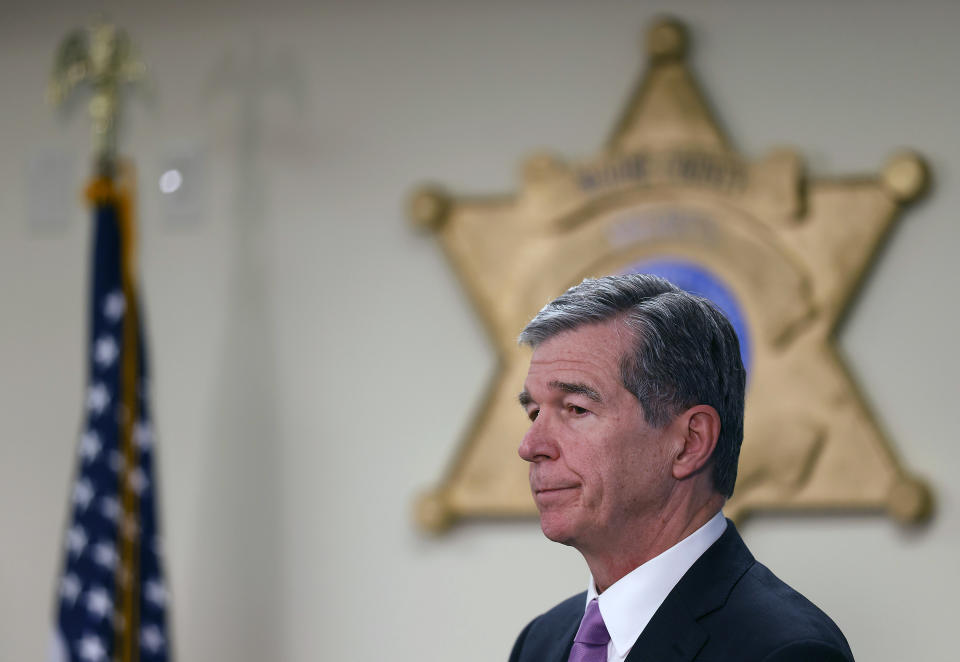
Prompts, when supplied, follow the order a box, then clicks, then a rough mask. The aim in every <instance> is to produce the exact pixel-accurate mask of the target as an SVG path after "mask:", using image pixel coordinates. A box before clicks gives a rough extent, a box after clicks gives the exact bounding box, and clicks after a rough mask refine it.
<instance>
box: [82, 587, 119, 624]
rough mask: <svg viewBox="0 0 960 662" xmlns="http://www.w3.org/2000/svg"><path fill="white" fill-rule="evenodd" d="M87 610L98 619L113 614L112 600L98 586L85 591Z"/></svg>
mask: <svg viewBox="0 0 960 662" xmlns="http://www.w3.org/2000/svg"><path fill="white" fill-rule="evenodd" d="M87 611H89V612H90V613H91V614H93V615H94V616H96V617H97V618H99V619H104V618H107V617H108V616H110V617H112V616H113V601H112V600H110V595H109V594H108V593H107V592H106V591H105V590H104V589H103V588H102V587H100V586H98V587H96V588H92V589H90V590H89V591H87Z"/></svg>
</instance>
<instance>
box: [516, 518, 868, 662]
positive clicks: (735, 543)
mask: <svg viewBox="0 0 960 662" xmlns="http://www.w3.org/2000/svg"><path fill="white" fill-rule="evenodd" d="M585 603H586V593H581V594H579V595H575V596H573V597H572V598H570V599H568V600H565V601H564V602H561V603H560V604H559V605H557V606H556V607H554V608H553V609H551V610H550V611H548V612H547V613H545V614H543V615H542V616H539V617H537V618H536V619H534V620H533V621H532V622H531V623H530V624H529V625H527V627H526V628H524V630H523V632H521V633H520V636H519V637H518V638H517V643H516V644H514V646H513V652H512V653H511V654H510V662H566V660H567V657H568V656H569V655H570V647H571V646H572V645H573V637H574V635H575V634H576V633H577V628H578V627H579V626H580V619H581V618H583V610H584V605H585ZM693 660H696V661H697V662H852V661H853V654H852V653H851V652H850V648H849V646H848V645H847V641H846V639H844V637H843V634H842V633H841V632H840V630H839V629H838V628H837V626H836V625H835V624H834V623H833V621H831V620H830V618H829V617H828V616H827V615H826V614H824V613H823V612H822V611H820V610H819V609H818V608H817V607H816V606H815V605H814V604H813V603H811V602H810V601H809V600H807V599H806V598H804V597H803V596H802V595H800V594H799V593H797V592H796V591H794V590H793V589H792V588H790V587H789V586H787V585H786V584H784V583H783V582H782V581H780V580H779V579H777V578H776V577H775V576H774V574H773V573H772V572H770V571H769V570H768V569H767V568H766V567H765V566H763V565H762V564H760V563H758V562H757V561H756V560H755V559H754V558H753V555H751V554H750V551H749V550H748V549H747V546H746V545H744V543H743V540H742V539H741V538H740V534H738V533H737V530H736V528H735V527H734V526H733V523H732V522H728V524H727V530H726V531H725V532H724V533H723V535H722V536H720V539H719V540H717V541H716V542H715V543H714V544H713V545H712V546H711V547H710V548H709V549H708V550H707V551H706V552H704V554H703V556H701V557H700V558H699V559H697V561H696V563H694V564H693V566H692V567H691V568H690V570H688V571H687V574H685V575H684V576H683V577H682V578H681V579H680V581H679V582H678V583H677V585H676V586H675V587H674V588H673V590H672V591H671V592H670V594H669V595H668V596H667V599H666V600H664V602H663V604H662V605H660V608H659V609H658V610H657V612H656V613H655V614H654V615H653V618H652V619H650V622H649V623H648V624H647V627H646V628H644V630H643V632H642V633H641V634H640V638H639V639H637V643H636V644H634V646H633V648H632V649H631V651H630V654H629V655H628V656H627V662H691V661H693Z"/></svg>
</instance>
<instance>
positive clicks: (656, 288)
mask: <svg viewBox="0 0 960 662" xmlns="http://www.w3.org/2000/svg"><path fill="white" fill-rule="evenodd" d="M520 342H521V343H524V344H527V345H529V346H531V347H532V348H533V356H532V358H531V361H530V369H529V371H528V373H527V379H526V382H525V384H524V389H523V392H522V393H521V394H520V404H521V405H522V406H523V408H524V409H525V411H526V413H527V415H528V416H529V418H530V421H531V422H530V428H529V430H528V432H527V433H526V435H525V436H524V438H523V441H522V442H521V444H520V449H519V452H520V456H521V457H522V458H523V459H524V460H526V461H527V462H529V463H530V488H531V490H532V492H533V497H534V500H535V501H536V504H537V508H538V510H539V512H540V525H541V528H542V529H543V532H544V534H545V535H546V536H547V538H549V539H551V540H554V541H556V542H560V543H563V544H565V545H571V546H573V547H575V548H576V549H577V550H578V551H579V552H580V553H581V554H582V555H583V557H584V559H585V560H586V562H587V565H588V567H589V569H590V575H591V576H590V583H589V587H588V590H587V592H586V593H581V594H579V595H576V596H574V597H572V598H570V599H568V600H566V601H565V602H562V603H560V604H559V605H557V606H556V607H554V608H553V609H551V610H550V611H548V612H547V613H545V614H543V615H541V616H539V617H538V618H536V619H534V620H533V621H532V622H531V623H530V624H529V625H527V627H526V628H525V629H524V630H523V631H522V632H521V633H520V636H519V637H518V639H517V642H516V644H515V645H514V647H513V652H512V654H511V656H510V660H511V662H514V661H516V662H568V661H569V662H613V661H616V662H620V661H623V660H627V661H628V662H671V661H672V662H681V661H683V662H689V661H693V660H696V661H698V662H706V661H717V662H720V661H726V662H792V661H796V662H800V661H803V662H820V661H823V662H834V661H836V662H852V660H853V655H852V654H851V652H850V648H849V647H848V646H847V642H846V640H845V639H844V637H843V634H841V632H840V630H839V629H838V628H837V626H836V625H834V623H833V622H832V621H831V620H830V619H829V617H827V616H826V614H824V613H823V612H821V611H820V610H819V609H818V608H817V607H816V606H814V605H813V604H812V603H810V602H809V601H808V600H806V598H804V597H803V596H801V595H800V594H799V593H797V592H796V591H794V590H793V589H791V588H790V587H789V586H787V585H786V584H784V583H783V582H781V581H780V580H779V579H777V578H776V577H775V576H774V575H773V573H771V572H770V571H769V570H768V569H767V568H766V567H764V566H763V565H761V564H760V563H758V562H757V561H755V560H754V558H753V556H751V554H750V552H749V551H748V550H747V548H746V546H745V545H744V543H743V541H742V540H741V538H740V536H739V535H738V534H737V531H736V529H735V528H734V526H733V524H732V523H731V522H729V521H727V520H726V519H724V517H723V515H722V513H721V508H722V506H723V504H724V501H725V500H726V499H727V498H728V497H729V496H731V495H732V493H733V485H734V482H735V481H736V474H737V459H738V456H739V453H740V443H741V441H742V439H743V402H744V383H745V371H744V369H743V364H742V361H741V358H740V348H739V343H738V341H737V337H736V334H735V333H734V330H733V328H732V327H731V325H730V323H729V322H728V321H727V319H726V318H725V317H724V316H723V314H722V313H721V312H720V311H719V310H718V309H717V308H716V307H715V306H714V305H713V304H711V303H710V302H709V301H707V300H706V299H702V298H700V297H697V296H694V295H691V294H688V293H686V292H683V291H681V290H679V289H677V288H676V287H674V286H673V285H671V284H670V283H669V282H667V281H665V280H663V279H661V278H657V277H655V276H649V275H641V274H632V275H626V276H610V277H606V278H600V279H597V280H585V281H584V282H583V283H581V284H580V285H577V286H576V287H573V288H571V289H570V290H568V291H567V292H566V293H565V294H563V295H561V296H560V297H558V298H557V299H555V300H554V301H552V302H551V303H549V304H547V306H546V307H544V309H543V310H541V311H540V312H539V313H538V314H537V316H536V317H535V318H534V319H533V321H531V322H530V324H528V325H527V327H526V328H525V329H524V330H523V333H522V334H521V335H520Z"/></svg>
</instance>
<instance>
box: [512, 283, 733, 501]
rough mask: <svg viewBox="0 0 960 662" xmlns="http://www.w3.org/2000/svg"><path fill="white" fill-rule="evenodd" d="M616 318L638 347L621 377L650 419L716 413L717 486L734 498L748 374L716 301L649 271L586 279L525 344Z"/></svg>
mask: <svg viewBox="0 0 960 662" xmlns="http://www.w3.org/2000/svg"><path fill="white" fill-rule="evenodd" d="M615 318H622V320H623V322H624V324H625V325H626V326H627V327H628V328H629V329H630V330H631V331H632V332H633V334H634V337H635V342H634V347H633V352H632V353H628V354H627V355H625V356H623V357H622V358H621V360H620V379H621V381H622V382H623V385H624V387H626V389H627V390H628V391H630V392H631V393H633V394H634V395H635V396H636V398H637V400H639V401H640V404H641V406H642V407H643V413H644V418H645V419H646V421H647V423H649V424H650V425H653V426H654V427H658V428H660V427H663V426H664V425H666V424H667V423H669V422H670V421H671V420H672V419H673V418H674V417H675V416H676V415H677V414H679V413H680V412H682V411H684V410H686V409H689V408H690V407H693V406H694V405H698V404H705V405H710V406H711V407H713V408H714V409H716V410H717V413H718V414H719V415H720V436H719V439H718V440H717V447H716V449H715V450H714V452H713V461H714V465H713V485H714V488H715V489H716V490H717V491H718V492H720V493H721V494H723V495H724V496H727V497H729V496H732V495H733V486H734V483H736V480H737V461H738V459H739V457H740V444H741V442H742V441H743V401H744V390H745V383H746V371H745V370H744V368H743V362H742V361H741V359H740V343H739V341H738V340H737V334H736V332H735V331H734V330H733V326H731V324H730V322H729V321H728V320H727V318H726V317H725V316H724V315H723V313H722V312H720V310H719V309H718V308H717V307H716V306H715V305H714V304H713V303H711V302H710V301H708V300H707V299H704V298H703V297H699V296H696V295H694V294H690V293H689V292H685V291H683V290H681V289H679V288H678V287H676V286H675V285H673V284H672V283H670V282H669V281H667V280H664V279H663V278H660V277H658V276H652V275H649V274H628V275H623V276H606V277H604V278H597V279H590V278H588V279H586V280H584V281H583V282H582V283H580V284H579V285H576V286H574V287H571V288H570V289H569V290H567V291H566V292H564V293H563V294H561V295H560V296H559V297H557V298H556V299H554V300H553V301H551V302H550V303H548V304H547V305H546V306H544V308H543V310H541V311H540V312H539V313H537V315H536V317H534V318H533V320H532V321H531V322H530V323H529V324H527V326H526V327H525V328H524V329H523V332H522V333H521V334H520V343H521V344H525V345H530V346H531V347H533V348H536V347H537V345H539V344H540V343H542V342H544V341H545V340H547V339H549V338H552V337H553V336H555V335H557V334H559V333H562V332H564V331H569V330H572V329H576V328H577V327H580V326H583V325H585V324H598V323H601V322H605V321H607V320H611V319H615Z"/></svg>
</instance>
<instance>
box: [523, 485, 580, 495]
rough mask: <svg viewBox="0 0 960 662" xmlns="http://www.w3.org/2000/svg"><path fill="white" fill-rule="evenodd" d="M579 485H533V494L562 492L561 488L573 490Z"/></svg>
mask: <svg viewBox="0 0 960 662" xmlns="http://www.w3.org/2000/svg"><path fill="white" fill-rule="evenodd" d="M578 487H579V485H555V486H550V487H534V488H533V493H534V494H545V493H549V492H562V491H563V490H575V489H577V488H578Z"/></svg>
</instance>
